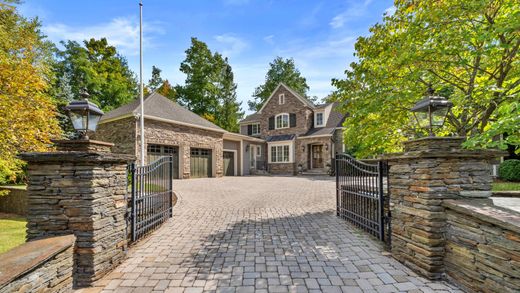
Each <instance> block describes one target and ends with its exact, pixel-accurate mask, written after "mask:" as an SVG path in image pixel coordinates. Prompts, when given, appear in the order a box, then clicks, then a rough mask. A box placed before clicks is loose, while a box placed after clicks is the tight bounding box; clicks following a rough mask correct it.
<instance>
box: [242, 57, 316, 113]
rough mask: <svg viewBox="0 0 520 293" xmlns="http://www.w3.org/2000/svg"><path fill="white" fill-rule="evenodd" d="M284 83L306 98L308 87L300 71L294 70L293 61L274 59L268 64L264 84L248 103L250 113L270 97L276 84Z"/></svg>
mask: <svg viewBox="0 0 520 293" xmlns="http://www.w3.org/2000/svg"><path fill="white" fill-rule="evenodd" d="M281 82H283V83H285V84H286V85H287V86H289V87H290V88H291V89H292V90H294V91H296V92H297V93H299V94H300V95H302V96H304V97H307V91H308V90H309V86H308V85H307V80H306V79H305V77H303V76H302V75H301V73H300V71H299V70H298V69H297V68H296V65H295V64H294V60H293V59H292V58H290V59H285V60H284V59H283V58H282V57H276V58H275V59H274V60H273V62H271V63H269V70H268V71H267V74H266V76H265V82H264V83H263V84H262V85H260V86H258V87H257V88H256V89H255V92H254V93H253V96H254V97H255V98H254V100H253V101H249V102H248V103H247V104H248V105H249V109H250V110H251V111H258V110H260V108H261V107H262V105H263V104H264V102H265V101H266V100H267V99H268V98H269V96H271V94H272V93H273V91H274V90H275V89H276V87H277V86H278V84H280V83H281Z"/></svg>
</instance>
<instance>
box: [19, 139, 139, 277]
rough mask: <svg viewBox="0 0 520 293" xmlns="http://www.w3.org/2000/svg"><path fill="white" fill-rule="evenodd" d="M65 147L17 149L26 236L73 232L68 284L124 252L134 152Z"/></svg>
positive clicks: (97, 272) (110, 264)
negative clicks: (24, 178) (24, 174)
mask: <svg viewBox="0 0 520 293" xmlns="http://www.w3.org/2000/svg"><path fill="white" fill-rule="evenodd" d="M84 143H85V144H96V142H92V141H84ZM99 147H101V146H99ZM105 147H106V145H105ZM67 148H68V146H67V145H61V146H58V149H59V150H61V151H58V152H49V153H25V154H22V155H20V157H21V158H22V159H23V160H25V161H27V162H28V178H29V183H28V186H27V191H28V197H27V201H28V215H27V221H28V223H27V240H29V241H32V240H35V239H41V238H45V237H49V236H60V235H66V234H74V235H75V236H76V238H77V240H76V247H75V264H74V284H75V286H79V287H82V286H88V285H91V284H92V282H93V281H96V280H98V279H99V278H101V277H102V276H104V275H105V274H106V273H107V272H109V271H110V270H112V269H113V268H114V267H115V266H117V265H118V264H119V263H120V262H121V261H122V260H123V258H124V256H125V250H126V247H127V233H126V229H127V225H126V218H125V216H126V211H127V199H126V197H127V193H128V188H127V164H128V163H129V162H131V161H133V160H134V159H135V157H134V156H131V155H122V154H113V153H109V152H93V151H88V152H87V151H84V152H81V151H66V149H67Z"/></svg>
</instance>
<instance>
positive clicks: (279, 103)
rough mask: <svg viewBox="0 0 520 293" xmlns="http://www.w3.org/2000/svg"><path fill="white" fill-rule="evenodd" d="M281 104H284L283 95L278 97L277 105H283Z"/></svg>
mask: <svg viewBox="0 0 520 293" xmlns="http://www.w3.org/2000/svg"><path fill="white" fill-rule="evenodd" d="M283 104H285V95H284V94H279V95H278V105H283Z"/></svg>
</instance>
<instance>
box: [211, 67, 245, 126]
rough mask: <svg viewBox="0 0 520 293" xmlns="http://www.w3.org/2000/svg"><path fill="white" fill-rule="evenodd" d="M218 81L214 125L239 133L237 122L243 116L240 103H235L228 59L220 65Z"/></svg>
mask: <svg viewBox="0 0 520 293" xmlns="http://www.w3.org/2000/svg"><path fill="white" fill-rule="evenodd" d="M221 74H222V76H221V81H220V89H219V92H220V101H219V108H218V115H217V117H216V124H217V125H218V126H220V127H222V128H224V129H226V130H228V131H231V132H239V130H240V126H239V125H238V121H239V120H240V119H242V117H243V116H244V112H242V111H241V109H240V103H239V102H237V95H236V89H237V85H236V83H235V82H234V75H233V70H232V68H231V65H229V63H228V59H227V58H225V59H224V60H223V64H222V71H221Z"/></svg>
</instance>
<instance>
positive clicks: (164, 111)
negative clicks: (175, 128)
mask: <svg viewBox="0 0 520 293" xmlns="http://www.w3.org/2000/svg"><path fill="white" fill-rule="evenodd" d="M140 112H141V105H140V103H139V100H138V99H136V100H134V101H132V102H130V103H128V104H126V105H123V106H121V107H119V108H117V109H114V110H112V111H110V112H108V113H107V114H105V115H103V117H102V118H101V121H100V123H103V122H105V123H107V122H110V121H112V120H115V119H118V118H121V117H128V116H138V115H139V114H140ZM144 115H145V117H153V118H159V119H163V120H168V121H171V122H172V123H175V122H178V123H180V124H189V125H193V126H195V127H202V128H206V129H213V130H216V131H221V132H222V131H225V130H223V129H222V128H220V127H218V126H217V125H215V124H213V123H211V122H209V121H208V120H206V119H204V118H202V117H200V116H199V115H197V114H195V113H193V112H191V111H190V110H188V109H186V108H184V107H183V106H181V105H179V104H178V103H176V102H174V101H172V100H170V99H168V98H166V97H164V96H162V95H161V94H158V93H156V92H154V93H152V94H150V95H148V96H147V97H146V99H145V100H144Z"/></svg>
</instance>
